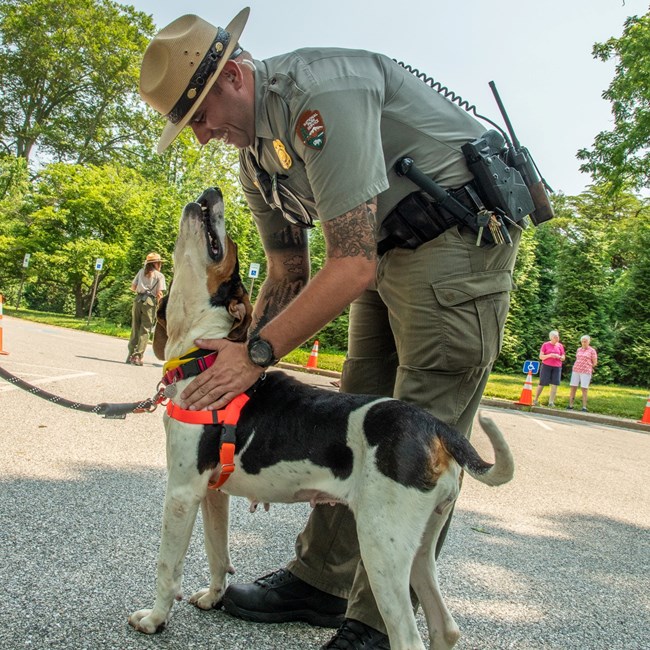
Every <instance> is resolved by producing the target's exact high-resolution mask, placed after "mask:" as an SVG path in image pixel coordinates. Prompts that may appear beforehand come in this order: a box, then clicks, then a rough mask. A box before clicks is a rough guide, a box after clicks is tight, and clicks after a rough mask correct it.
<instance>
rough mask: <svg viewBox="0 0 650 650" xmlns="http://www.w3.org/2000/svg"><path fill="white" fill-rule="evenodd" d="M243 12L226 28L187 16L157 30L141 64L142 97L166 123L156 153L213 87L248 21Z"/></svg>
mask: <svg viewBox="0 0 650 650" xmlns="http://www.w3.org/2000/svg"><path fill="white" fill-rule="evenodd" d="M249 13H250V9H249V7H245V8H244V9H242V10H241V11H240V12H239V13H238V14H237V15H236V16H235V17H234V18H233V19H232V20H231V21H230V23H228V26H227V27H226V28H225V29H222V28H221V27H215V26H214V25H211V24H210V23H209V22H207V21H205V20H203V19H202V18H199V17H198V16H195V15H193V14H187V15H185V16H181V17H180V18H177V19H176V20H174V21H173V22H172V23H170V24H169V25H167V27H164V28H163V29H161V30H160V31H159V32H158V34H156V36H154V37H153V39H152V41H151V43H149V46H148V47H147V49H146V51H145V53H144V57H143V59H142V65H141V66H140V96H141V97H142V99H144V101H145V102H147V104H149V106H151V108H153V109H154V110H156V111H158V112H159V113H160V114H161V115H164V116H165V117H166V118H167V119H168V120H169V121H168V122H167V124H166V125H165V128H164V129H163V132H162V135H161V136H160V141H159V142H158V147H157V148H156V151H157V152H158V153H162V152H163V151H165V149H167V147H168V146H169V145H170V144H171V143H172V142H173V141H174V140H175V139H176V137H177V136H178V134H179V133H180V132H181V131H182V129H183V127H185V126H186V125H187V123H188V122H189V121H190V119H191V118H192V116H193V115H194V113H195V112H196V110H197V109H198V108H199V106H200V105H201V102H202V101H203V100H204V99H205V96H206V95H207V94H208V92H209V91H210V88H212V86H213V85H214V83H215V81H216V80H217V77H218V76H219V73H220V72H221V70H222V69H223V66H224V65H225V64H226V61H227V60H228V59H229V58H230V57H231V56H232V55H233V53H235V55H237V54H238V53H239V52H238V51H236V50H239V47H238V43H237V41H238V40H239V37H240V36H241V33H242V31H244V27H245V25H246V21H247V20H248V14H249Z"/></svg>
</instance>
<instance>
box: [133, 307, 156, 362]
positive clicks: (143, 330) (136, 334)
mask: <svg viewBox="0 0 650 650" xmlns="http://www.w3.org/2000/svg"><path fill="white" fill-rule="evenodd" d="M155 322H156V301H155V299H154V298H152V297H147V299H146V300H145V301H144V302H143V301H142V300H140V297H139V296H136V297H135V300H134V301H133V309H132V310H131V337H130V339H129V356H131V355H133V354H138V355H140V357H142V356H143V355H144V353H145V352H146V350H147V343H148V342H149V334H150V333H151V330H152V329H153V326H154V324H155Z"/></svg>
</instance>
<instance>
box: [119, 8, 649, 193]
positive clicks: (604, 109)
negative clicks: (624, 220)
mask: <svg viewBox="0 0 650 650" xmlns="http://www.w3.org/2000/svg"><path fill="white" fill-rule="evenodd" d="M122 4H130V5H132V6H134V7H135V8H136V9H138V10H139V11H142V12H145V13H147V14H150V15H152V16H153V20H154V23H155V24H156V26H157V27H158V28H159V29H162V28H163V27H164V26H165V25H167V24H168V23H170V22H171V21H172V20H174V19H175V18H177V17H178V16H180V15H182V14H184V13H195V14H198V15H199V16H201V17H202V18H204V19H205V20H207V21H209V22H211V23H212V24H214V25H218V26H221V27H225V26H226V25H227V24H228V22H230V20H231V19H232V18H233V17H234V16H235V15H236V14H237V13H238V11H239V10H240V9H241V8H243V7H244V6H246V3H245V0H243V2H237V1H236V0H235V1H231V0H219V1H218V2H217V1H215V0H194V1H193V2H191V3H188V4H186V5H183V4H182V3H179V2H171V1H170V0H130V1H128V0H124V1H123V2H122ZM248 6H250V7H251V15H250V18H249V21H248V24H247V25H246V28H245V30H244V32H243V34H242V37H241V38H240V43H241V44H242V45H243V46H244V47H245V48H246V49H247V50H249V51H250V52H251V53H252V55H253V57H254V58H256V59H265V58H268V57H270V56H273V55H275V54H282V53H284V52H289V51H291V50H294V49H297V48H299V47H307V46H337V47H349V48H359V49H365V50H372V51H376V52H382V53H383V54H387V55H388V56H390V57H391V58H394V59H397V60H398V61H404V62H406V63H408V64H410V65H412V66H414V67H416V68H418V69H420V70H421V71H423V72H426V74H427V76H429V77H433V78H434V79H435V80H436V81H440V82H442V84H443V85H445V86H447V87H448V88H450V89H451V90H453V91H454V92H455V93H456V94H459V95H461V96H462V97H463V98H464V99H466V100H468V101H469V102H470V103H471V104H475V105H476V107H477V110H478V112H479V113H481V114H482V115H485V116H486V117H489V118H490V119H493V120H495V121H497V122H498V123H499V124H503V122H502V121H501V118H500V114H499V111H498V108H497V106H496V103H495V101H494V99H493V96H492V93H491V91H490V88H489V86H488V83H489V82H490V81H494V82H495V84H496V86H497V89H498V91H499V94H500V95H501V99H502V100H503V103H504V104H505V107H506V109H507V111H508V114H509V116H510V121H511V123H512V125H513V127H514V130H515V133H516V135H517V137H518V138H519V141H520V142H521V144H522V145H524V146H526V147H527V148H528V149H529V150H530V152H531V154H532V155H533V157H534V159H535V161H536V162H537V165H538V167H539V169H540V171H541V172H542V175H543V176H544V177H545V178H546V180H547V182H548V183H549V185H550V186H551V187H552V188H553V189H554V190H555V191H556V192H558V191H561V192H564V193H565V194H569V195H574V194H579V193H581V192H582V191H584V190H585V189H586V187H587V186H588V185H589V184H590V183H591V178H590V177H589V176H588V175H586V174H582V173H581V172H580V171H579V161H578V160H577V159H576V153H577V151H578V150H579V149H581V148H583V147H587V148H589V147H591V145H592V143H593V140H594V137H595V136H596V135H597V134H598V133H599V132H600V131H604V130H610V129H611V128H612V127H613V118H612V115H611V105H610V103H609V102H608V101H606V100H604V99H603V98H602V93H603V91H604V90H606V89H607V87H608V86H609V84H610V82H611V81H612V79H613V76H614V72H615V62H606V63H605V62H602V61H600V60H596V59H594V58H593V56H592V48H593V45H594V43H596V42H604V41H606V40H608V39H609V38H611V37H618V36H620V35H621V33H622V31H623V23H624V21H625V19H626V18H627V17H628V16H632V15H642V14H644V13H646V12H647V11H648V9H649V2H648V0H544V1H542V2H540V1H539V0H499V1H490V2H488V1H487V0H407V1H406V2H400V1H399V0H324V1H323V2H318V3H316V4H314V3H313V2H305V1H304V0H300V1H298V0H249V1H248Z"/></svg>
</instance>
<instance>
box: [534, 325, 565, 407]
mask: <svg viewBox="0 0 650 650" xmlns="http://www.w3.org/2000/svg"><path fill="white" fill-rule="evenodd" d="M548 338H549V340H548V341H546V343H544V344H543V345H542V347H541V349H540V351H539V358H540V359H541V360H542V370H541V372H540V373H539V386H537V393H536V395H535V401H534V402H533V406H539V396H540V395H541V394H542V391H543V390H544V386H548V385H549V384H550V386H551V394H550V395H549V398H548V405H549V406H550V407H553V406H555V394H556V393H557V387H558V386H559V385H560V377H561V375H562V362H563V361H564V359H565V358H566V355H565V353H564V346H563V345H562V344H561V343H560V333H559V332H558V331H557V330H551V331H550V332H549V333H548Z"/></svg>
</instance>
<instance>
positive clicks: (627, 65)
mask: <svg viewBox="0 0 650 650" xmlns="http://www.w3.org/2000/svg"><path fill="white" fill-rule="evenodd" d="M593 54H594V57H595V58H598V59H601V60H602V61H609V60H611V59H615V60H616V61H617V65H616V74H615V76H614V79H613V80H612V83H611V84H610V85H609V87H608V88H607V90H606V91H605V92H604V93H603V97H604V98H605V99H607V100H609V101H610V102H611V103H612V113H613V116H614V128H613V129H612V130H611V131H602V132H601V133H599V134H598V135H597V136H596V138H595V140H594V144H593V146H592V148H591V150H587V149H581V150H580V151H579V152H578V158H579V159H581V160H584V161H585V162H584V164H583V165H582V167H581V169H582V170H583V171H586V172H589V173H590V174H591V175H592V177H593V178H594V180H596V181H598V182H600V181H608V182H610V183H611V184H612V189H613V190H614V191H616V190H620V189H621V188H624V187H632V188H636V189H639V188H643V187H649V186H650V183H649V181H650V148H649V146H648V145H649V144H650V12H649V13H646V14H645V15H643V16H640V17H639V16H632V17H630V18H628V19H627V20H626V21H625V26H624V30H623V34H622V35H621V36H620V37H619V38H610V39H609V40H608V41H606V42H605V43H596V45H594V49H593Z"/></svg>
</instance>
